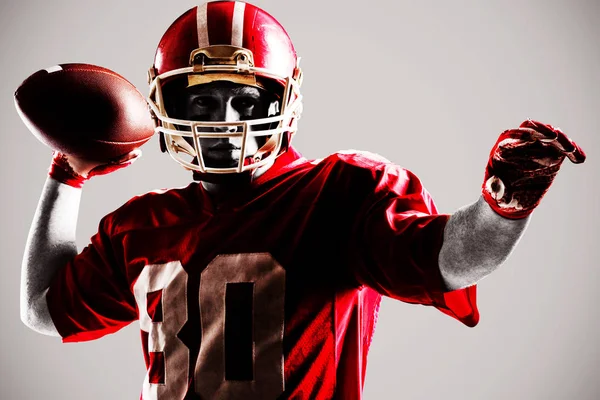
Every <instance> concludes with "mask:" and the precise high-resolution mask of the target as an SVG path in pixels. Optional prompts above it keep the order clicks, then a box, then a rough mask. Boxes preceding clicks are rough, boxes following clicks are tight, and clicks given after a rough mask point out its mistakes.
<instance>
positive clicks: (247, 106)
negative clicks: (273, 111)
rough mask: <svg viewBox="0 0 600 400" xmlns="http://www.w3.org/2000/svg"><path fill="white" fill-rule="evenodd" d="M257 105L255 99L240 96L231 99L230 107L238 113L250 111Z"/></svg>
mask: <svg viewBox="0 0 600 400" xmlns="http://www.w3.org/2000/svg"><path fill="white" fill-rule="evenodd" d="M257 103H258V99H257V98H254V97H252V96H240V97H236V98H235V99H233V100H232V102H231V105H232V106H233V107H234V108H235V109H236V110H238V111H251V110H252V108H253V107H254V106H256V104H257Z"/></svg>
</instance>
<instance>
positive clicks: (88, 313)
mask: <svg viewBox="0 0 600 400" xmlns="http://www.w3.org/2000/svg"><path fill="white" fill-rule="evenodd" d="M109 221H110V219H109V218H108V217H105V218H103V220H102V221H101V222H100V226H99V230H98V233H96V234H95V235H94V236H93V237H92V239H91V243H90V244H89V245H88V246H87V247H86V248H85V249H84V250H83V251H82V252H81V253H80V254H78V255H77V256H76V257H75V258H74V259H73V260H71V261H70V262H69V263H68V264H67V265H66V266H65V267H64V268H62V269H60V270H59V271H58V272H57V273H56V275H55V276H54V278H53V281H52V283H51V285H50V288H49V289H48V292H47V294H46V301H47V304H48V309H49V311H50V315H51V316H52V320H53V322H54V325H55V326H56V329H57V330H58V332H59V334H60V335H61V337H62V339H63V342H80V341H86V340H93V339H97V338H100V337H102V336H104V335H106V334H109V333H113V332H116V331H117V330H119V329H121V328H123V327H124V326H126V325H128V324H129V323H131V322H132V321H134V320H136V319H137V307H136V303H135V297H134V295H133V294H132V292H131V290H130V287H129V284H128V281H127V276H126V273H125V270H124V267H123V265H122V263H120V262H119V259H122V257H119V256H118V254H119V253H120V250H119V248H120V245H118V244H117V245H114V244H113V243H112V242H111V237H110V234H109V231H110V229H109V228H110V225H111V224H110V222H109Z"/></svg>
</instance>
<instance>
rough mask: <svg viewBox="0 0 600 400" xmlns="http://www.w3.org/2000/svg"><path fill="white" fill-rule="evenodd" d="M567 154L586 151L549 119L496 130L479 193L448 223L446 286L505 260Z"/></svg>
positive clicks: (462, 283) (459, 284) (578, 157)
mask: <svg viewBox="0 0 600 400" xmlns="http://www.w3.org/2000/svg"><path fill="white" fill-rule="evenodd" d="M565 157H568V158H569V159H570V160H571V161H572V162H573V163H582V162H583V161H584V160H585V153H584V152H583V151H582V150H581V148H579V147H578V146H577V145H576V144H575V143H574V142H573V141H571V140H570V139H569V138H568V137H567V136H566V135H565V134H564V133H563V132H562V131H561V130H560V129H558V128H554V127H553V126H551V125H546V124H542V123H540V122H536V121H531V120H527V121H525V122H523V123H522V124H521V126H520V127H519V128H518V129H511V130H508V131H505V132H503V133H502V134H501V135H500V138H499V139H498V141H497V142H496V145H495V146H494V148H493V149H492V152H491V154H490V160H489V162H488V165H487V168H486V174H485V180H484V184H483V196H482V197H481V198H480V199H479V200H478V201H477V202H475V203H474V204H471V205H468V206H466V207H463V208H461V209H459V210H458V211H457V212H456V213H454V214H453V215H452V216H451V217H450V219H449V220H448V223H447V224H446V227H445V230H444V242H443V245H442V248H441V250H440V254H439V260H438V261H439V266H440V271H441V274H442V277H443V278H444V281H445V283H446V286H447V287H448V289H450V290H455V289H460V288H464V287H467V286H470V285H473V284H474V283H476V282H477V281H478V280H480V279H481V278H483V277H484V276H486V275H488V274H489V273H491V272H492V271H494V270H495V269H496V268H497V267H499V266H500V265H501V264H502V262H504V260H506V258H507V257H508V256H509V255H510V253H511V251H512V249H513V248H514V246H515V245H516V244H517V242H518V241H519V239H520V237H521V235H522V234H523V232H524V231H525V228H526V227H527V224H528V222H529V215H530V214H531V212H533V210H534V208H535V207H537V205H538V204H539V202H540V200H541V199H542V197H543V196H544V194H545V193H546V191H547V190H548V188H549V187H550V184H551V183H552V181H553V179H554V177H555V176H556V174H557V173H558V170H559V168H560V165H561V164H562V162H563V160H564V159H565Z"/></svg>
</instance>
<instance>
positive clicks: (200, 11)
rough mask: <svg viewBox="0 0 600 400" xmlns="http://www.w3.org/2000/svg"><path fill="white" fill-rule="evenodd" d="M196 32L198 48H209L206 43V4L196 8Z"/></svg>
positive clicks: (208, 44) (207, 42)
mask: <svg viewBox="0 0 600 400" xmlns="http://www.w3.org/2000/svg"><path fill="white" fill-rule="evenodd" d="M196 31H197V32H198V48H200V49H201V48H203V47H207V46H210V43H209V41H208V23H207V3H204V4H202V5H201V6H198V7H196Z"/></svg>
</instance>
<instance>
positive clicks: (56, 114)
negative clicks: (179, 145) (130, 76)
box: [14, 64, 154, 161]
mask: <svg viewBox="0 0 600 400" xmlns="http://www.w3.org/2000/svg"><path fill="white" fill-rule="evenodd" d="M14 99H15V106H16V107H17V111H18V113H19V115H20V117H21V119H22V120H23V122H24V123H25V125H26V126H27V127H28V128H29V130H30V131H31V132H32V133H33V134H34V135H35V137H37V138H38V139H39V140H40V141H41V142H43V143H44V144H46V145H47V146H48V147H50V148H52V149H53V150H59V151H60V152H62V153H64V154H68V155H74V156H76V157H80V158H83V159H86V160H91V161H95V160H98V161H104V160H108V159H111V158H114V157H118V156H120V155H123V154H126V153H128V152H130V151H131V150H133V149H135V148H138V147H140V146H141V145H143V144H144V143H146V142H147V141H148V140H149V139H150V138H151V137H152V135H153V134H154V123H153V121H152V118H151V115H150V112H149V110H148V103H147V102H146V99H145V97H144V96H143V95H142V94H141V93H140V92H139V91H138V90H137V89H136V87H135V86H134V85H133V84H131V83H130V82H129V81H128V80H127V79H125V78H123V77H122V76H121V75H119V74H117V73H115V72H113V71H111V70H110V69H107V68H103V67H100V66H96V65H91V64H60V65H57V66H55V67H51V68H47V69H42V70H40V71H37V72H36V73H34V74H32V75H31V76H29V77H28V78H27V79H25V81H23V83H22V84H21V85H20V86H19V87H18V88H17V90H16V91H15V95H14Z"/></svg>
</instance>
